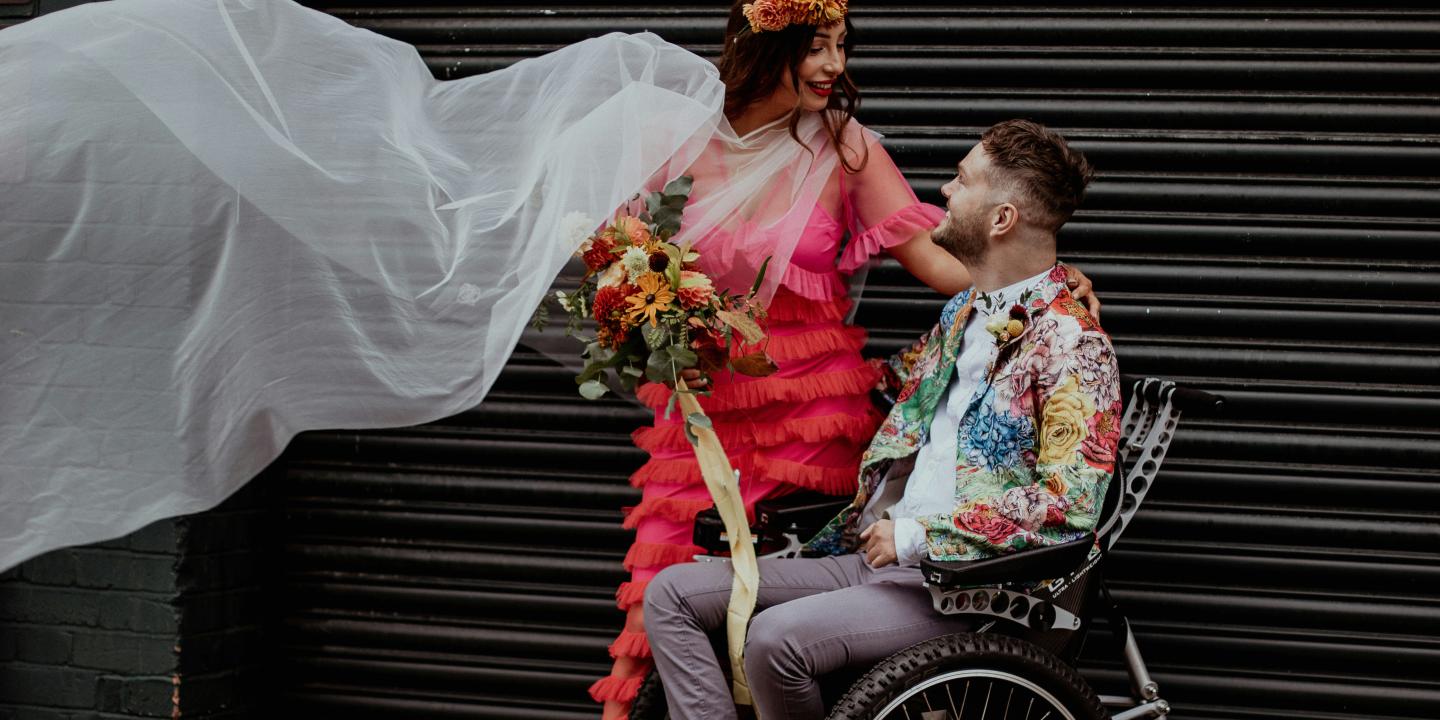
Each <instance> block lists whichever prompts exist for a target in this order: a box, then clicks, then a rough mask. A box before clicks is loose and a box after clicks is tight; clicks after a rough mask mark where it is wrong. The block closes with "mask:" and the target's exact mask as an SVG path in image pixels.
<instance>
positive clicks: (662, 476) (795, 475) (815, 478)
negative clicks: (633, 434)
mask: <svg viewBox="0 0 1440 720" xmlns="http://www.w3.org/2000/svg"><path fill="white" fill-rule="evenodd" d="M730 464H731V465H732V466H733V467H734V468H735V469H736V470H739V471H740V477H742V478H745V477H756V478H763V479H765V480H771V481H779V482H783V483H788V484H790V485H796V486H799V487H802V488H806V489H809V490H815V491H816V492H821V493H824V494H826V495H848V494H850V493H852V492H854V491H855V482H856V476H857V473H858V472H859V468H860V464H859V457H858V456H857V457H856V461H855V463H854V464H847V465H844V466H839V467H825V466H820V465H811V464H807V463H798V462H794V461H791V460H781V459H778V458H770V457H766V456H764V455H763V454H760V453H758V452H754V451H751V452H746V453H742V454H740V455H739V456H738V457H737V456H734V455H732V456H731V457H730ZM703 482H705V479H704V477H702V476H701V474H700V464H699V463H698V462H697V461H695V459H693V458H685V459H679V460H665V459H660V458H650V460H649V461H648V462H646V463H645V464H644V465H642V466H641V467H640V469H639V470H637V471H636V472H635V474H634V475H631V476H630V484H631V485H634V486H635V487H639V488H643V487H645V486H646V485H648V484H650V483H662V484H663V483H668V484H672V485H699V484H701V483H703ZM643 544H645V543H636V545H637V546H639V545H643ZM631 552H632V553H634V550H633V549H632V550H631ZM697 552H698V551H697ZM687 559H688V558H687ZM629 562H630V557H629V556H628V555H627V556H626V566H625V567H626V568H627V569H629V568H630V564H629ZM639 567H645V566H644V565H641V566H639Z"/></svg>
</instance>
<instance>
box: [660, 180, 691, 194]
mask: <svg viewBox="0 0 1440 720" xmlns="http://www.w3.org/2000/svg"><path fill="white" fill-rule="evenodd" d="M694 186H695V179H694V178H692V177H690V176H689V175H681V176H680V177H677V178H675V179H674V180H671V181H670V182H668V183H665V194H666V195H687V196H688V195H689V194H690V190H691V189H692V188H694Z"/></svg>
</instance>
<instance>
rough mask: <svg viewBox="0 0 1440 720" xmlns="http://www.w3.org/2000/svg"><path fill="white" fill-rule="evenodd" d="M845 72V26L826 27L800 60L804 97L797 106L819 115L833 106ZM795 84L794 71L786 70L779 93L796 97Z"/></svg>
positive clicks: (802, 94)
mask: <svg viewBox="0 0 1440 720" xmlns="http://www.w3.org/2000/svg"><path fill="white" fill-rule="evenodd" d="M844 73H845V23H843V22H839V23H835V24H833V25H826V26H825V27H822V28H820V29H818V30H816V31H815V39H814V40H811V41H810V49H809V50H808V51H806V53H805V57H804V59H802V60H801V61H800V67H799V69H798V74H799V75H800V96H799V98H797V100H798V102H797V104H798V105H800V107H802V108H804V109H805V110H810V111H812V112H819V111H821V110H824V109H825V108H826V106H828V105H829V104H830V94H831V93H833V92H834V91H835V86H834V82H835V80H837V79H839V78H840V76H841V75H842V74H844ZM793 85H794V82H793V80H792V78H791V75H790V69H789V68H786V69H785V77H784V78H783V80H782V81H781V87H780V89H779V92H781V93H784V94H787V95H793V94H794V91H793V90H791V87H792V86H793Z"/></svg>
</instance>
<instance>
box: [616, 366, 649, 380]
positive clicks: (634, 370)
mask: <svg viewBox="0 0 1440 720" xmlns="http://www.w3.org/2000/svg"><path fill="white" fill-rule="evenodd" d="M620 374H621V376H622V377H623V376H625V375H629V376H630V377H637V378H639V377H645V371H644V370H641V369H640V368H638V367H635V366H634V365H626V366H625V367H622V368H620Z"/></svg>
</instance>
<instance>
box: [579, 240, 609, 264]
mask: <svg viewBox="0 0 1440 720" xmlns="http://www.w3.org/2000/svg"><path fill="white" fill-rule="evenodd" d="M614 250H615V241H614V240H611V239H610V238H608V237H606V236H604V235H599V236H597V237H595V239H594V240H592V241H591V242H590V249H589V250H586V251H585V254H584V255H582V256H581V257H582V259H584V260H585V267H587V268H589V269H590V272H599V271H601V270H604V269H605V266H607V265H609V264H610V263H612V262H614V261H615V253H614Z"/></svg>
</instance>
